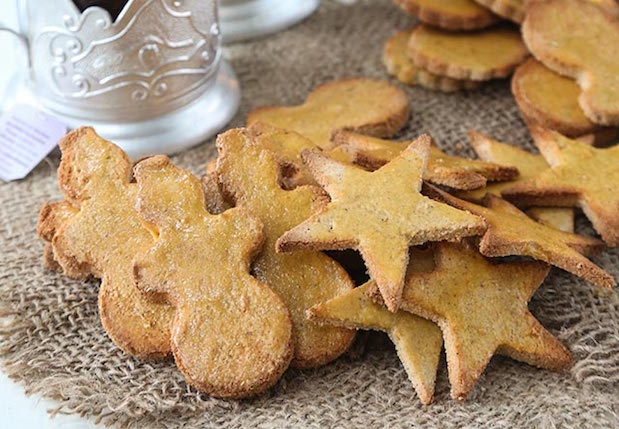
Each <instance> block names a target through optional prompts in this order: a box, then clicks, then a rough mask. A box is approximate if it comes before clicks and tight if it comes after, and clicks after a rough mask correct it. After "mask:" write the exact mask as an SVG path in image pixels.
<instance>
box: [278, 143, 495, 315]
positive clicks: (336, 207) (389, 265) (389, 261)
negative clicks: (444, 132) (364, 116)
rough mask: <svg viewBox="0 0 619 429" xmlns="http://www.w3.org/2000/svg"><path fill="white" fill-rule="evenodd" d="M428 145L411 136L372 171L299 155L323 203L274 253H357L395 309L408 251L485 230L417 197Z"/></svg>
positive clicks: (472, 218)
mask: <svg viewBox="0 0 619 429" xmlns="http://www.w3.org/2000/svg"><path fill="white" fill-rule="evenodd" d="M430 140H431V139H430V137H429V136H427V135H423V136H421V137H419V138H418V139H417V140H416V141H415V142H413V143H411V144H410V145H409V146H408V148H407V149H406V150H404V151H403V152H402V153H401V154H400V155H398V156H397V157H396V158H394V159H393V160H392V161H391V162H389V163H388V164H386V165H385V166H383V167H381V168H380V169H378V170H376V171H374V172H368V171H364V170H362V169H360V168H357V167H354V166H350V165H344V164H342V163H339V162H337V161H334V160H332V159H330V158H328V157H326V156H325V155H322V154H321V153H319V152H317V151H307V150H306V151H303V152H302V157H303V160H304V161H305V163H306V165H307V166H308V168H309V169H310V171H311V172H312V174H313V175H314V178H315V179H316V181H318V183H319V184H320V185H321V186H322V187H323V188H324V189H325V191H326V192H327V193H328V194H329V195H330V197H331V202H330V203H328V204H327V203H326V202H325V203H324V204H323V207H322V208H320V210H318V211H317V212H316V213H315V214H314V215H313V216H312V217H310V218H309V219H308V220H306V221H305V222H303V223H301V224H300V225H298V226H296V227H294V228H292V229H291V230H290V231H288V232H286V233H285V234H283V235H282V236H281V237H280V238H279V240H278V241H277V248H278V250H279V251H291V250H304V249H305V250H307V249H311V250H323V249H331V250H337V249H349V248H353V249H356V250H358V251H359V252H360V253H361V256H362V257H363V260H364V261H365V263H366V266H367V268H368V272H369V274H370V276H371V277H372V279H374V280H375V281H376V283H377V284H378V287H379V289H380V291H381V294H382V296H383V298H384V300H385V304H386V306H387V308H389V310H391V311H396V310H397V309H398V306H399V301H400V297H401V294H402V287H403V285H404V275H405V273H406V267H407V266H408V262H409V252H408V251H409V247H410V246H413V245H417V244H422V243H425V242H427V241H439V240H456V239H459V238H461V237H464V236H469V235H474V234H479V233H481V232H483V231H484V229H485V226H484V223H483V221H481V219H480V218H478V217H477V216H473V215H470V214H468V213H465V212H462V211H460V210H456V209H454V208H452V207H449V206H447V205H445V204H441V203H438V202H435V201H432V200H430V199H429V198H427V197H424V196H423V195H421V193H420V190H421V183H422V175H423V173H424V170H425V166H426V164H427V160H428V156H429V152H430Z"/></svg>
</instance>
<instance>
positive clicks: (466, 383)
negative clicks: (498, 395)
mask: <svg viewBox="0 0 619 429" xmlns="http://www.w3.org/2000/svg"><path fill="white" fill-rule="evenodd" d="M435 258H436V269H435V270H433V271H432V272H424V273H419V272H409V273H408V274H407V277H406V285H405V287H404V293H403V296H402V309H403V310H406V311H411V312H413V313H415V314H417V315H420V316H422V317H426V318H428V319H430V320H432V321H434V322H435V323H437V324H438V325H439V326H440V328H441V330H442V331H443V338H444V340H445V354H446V356H447V369H448V371H449V381H450V383H451V396H452V397H453V398H455V399H459V400H464V399H465V398H466V397H467V395H468V394H469V393H470V392H471V390H472V389H473V387H474V385H475V383H476V382H477V380H478V379H479V377H480V375H481V374H482V373H483V371H484V369H485V368H486V365H488V362H489V361H490V358H491V357H492V356H493V355H494V354H502V355H506V356H509V357H511V358H513V359H516V360H518V361H522V362H526V363H528V364H530V365H534V366H538V367H540V368H546V369H550V370H553V371H560V370H563V369H566V368H567V367H569V366H570V365H571V364H572V357H571V354H570V352H569V350H568V349H567V348H566V347H565V346H564V345H563V344H561V342H559V340H557V339H556V338H555V337H553V336H552V334H550V332H548V331H547V330H546V329H544V327H543V326H542V325H541V324H540V323H539V322H538V321H537V320H536V319H535V317H533V315H532V314H531V313H530V312H529V309H528V308H527V303H528V302H529V300H530V299H531V296H532V295H533V294H534V293H535V291H536V290H537V288H538V287H539V286H540V284H541V283H542V281H543V280H544V278H545V277H546V274H547V273H548V265H546V264H543V263H540V262H508V263H500V264H495V263H491V262H489V261H488V260H486V259H485V258H484V257H483V256H481V255H480V254H479V253H478V252H477V251H476V250H474V249H471V248H469V247H467V246H465V245H463V244H455V243H441V244H439V245H438V246H437V249H436V256H435Z"/></svg>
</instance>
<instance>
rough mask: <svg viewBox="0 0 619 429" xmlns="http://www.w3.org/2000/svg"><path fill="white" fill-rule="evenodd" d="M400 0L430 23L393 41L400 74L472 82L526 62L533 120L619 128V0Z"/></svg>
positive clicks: (602, 136)
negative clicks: (613, 61) (618, 61)
mask: <svg viewBox="0 0 619 429" xmlns="http://www.w3.org/2000/svg"><path fill="white" fill-rule="evenodd" d="M394 2H395V3H396V4H397V5H398V6H400V7H401V8H402V9H403V10H404V11H406V12H407V13H409V14H410V15H413V16H415V17H417V18H418V20H419V21H420V22H421V23H420V24H418V25H416V26H415V27H413V28H412V29H409V30H404V31H400V32H398V33H396V34H395V35H393V36H392V37H391V38H390V39H389V40H388V41H387V43H386V44H385V47H384V50H383V63H384V64H385V66H386V67H387V70H388V71H389V73H390V74H392V75H393V76H395V77H396V78H397V79H398V80H399V81H400V82H402V83H405V84H407V85H420V86H423V87H426V88H429V89H434V90H439V91H446V92H449V91H455V90H459V89H468V90H471V89H475V88H477V87H479V84H480V82H482V81H485V80H489V79H493V78H502V77H507V76H509V75H510V74H512V72H514V70H516V71H515V73H514V76H513V78H512V93H513V95H514V97H515V99H516V102H517V104H518V107H519V108H520V112H521V115H522V117H523V119H524V120H525V122H526V123H527V124H538V125H541V126H543V127H545V128H548V129H552V130H555V131H557V132H559V133H561V134H563V135H565V136H567V137H571V138H581V139H582V141H585V142H588V143H593V144H607V143H611V142H613V141H614V139H616V137H617V136H618V135H619V129H618V128H617V126H618V125H619V120H618V117H617V101H616V100H617V99H618V94H617V89H616V88H617V86H618V85H619V83H618V81H617V79H618V78H617V76H619V71H618V70H617V68H616V67H617V66H616V64H615V65H614V66H613V65H612V64H609V63H608V61H607V59H608V58H616V57H617V56H619V48H618V46H619V29H618V28H619V4H618V3H617V2H616V1H614V0H595V1H594V0H541V1H532V0H531V1H523V0H449V1H443V0H394ZM502 19H506V20H509V21H512V22H513V23H514V24H522V28H521V31H519V30H518V28H517V27H516V26H515V25H514V24H512V25H509V24H507V23H506V22H501V20H502ZM574 40H577V41H578V42H577V43H575V44H574V43H573V41H574ZM529 54H532V56H533V57H532V58H528V59H527V57H529Z"/></svg>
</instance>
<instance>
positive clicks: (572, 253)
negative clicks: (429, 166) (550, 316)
mask: <svg viewBox="0 0 619 429" xmlns="http://www.w3.org/2000/svg"><path fill="white" fill-rule="evenodd" d="M424 192H425V194H426V195H430V196H432V197H433V198H436V199H438V200H441V201H444V202H446V203H448V204H451V205H453V206H454V207H458V208H460V209H462V210H467V211H469V212H471V213H473V214H476V215H478V216H481V217H483V218H484V219H485V221H486V224H487V225H488V229H487V230H486V233H485V234H484V235H483V237H482V239H481V241H480V242H479V250H480V252H481V253H482V254H483V255H485V256H510V255H522V256H529V257H531V258H533V259H537V260H539V261H544V262H546V263H548V264H551V265H554V266H556V267H559V268H562V269H564V270H565V271H568V272H570V273H572V274H574V275H576V276H579V277H582V278H584V279H587V280H589V281H590V282H591V283H595V284H596V285H599V286H603V287H606V288H612V287H613V286H614V284H615V280H614V279H613V277H612V276H611V275H610V274H608V273H607V272H606V271H604V270H603V269H601V268H600V267H598V266H597V265H595V264H594V263H593V262H591V261H590V260H589V259H587V258H585V257H584V256H583V255H582V253H584V254H589V253H595V252H598V251H600V250H601V249H602V248H603V247H604V243H602V242H601V241H599V240H596V239H594V238H591V237H585V236H582V235H576V234H572V233H569V232H564V231H560V230H558V229H555V228H551V227H548V226H546V225H543V224H541V223H539V222H536V221H534V220H533V219H531V218H530V217H528V216H527V215H526V214H525V213H523V212H521V211H520V210H518V209H517V208H516V207H514V206H513V205H511V204H510V203H508V202H507V201H505V200H503V199H501V198H500V197H497V196H496V195H492V194H487V195H486V197H484V200H483V204H484V206H480V205H477V204H473V203H471V202H468V201H464V200H461V199H459V198H456V197H454V196H453V195H450V194H448V193H446V192H443V191H441V190H439V189H437V188H435V187H433V186H432V185H424Z"/></svg>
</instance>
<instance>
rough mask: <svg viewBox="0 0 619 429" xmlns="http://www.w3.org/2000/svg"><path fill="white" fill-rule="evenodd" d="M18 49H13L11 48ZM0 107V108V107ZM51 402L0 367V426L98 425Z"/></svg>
mask: <svg viewBox="0 0 619 429" xmlns="http://www.w3.org/2000/svg"><path fill="white" fill-rule="evenodd" d="M0 11H1V12H2V13H1V14H0V26H9V27H11V28H15V27H16V16H15V1H14V0H0ZM17 46H18V45H17V44H16V43H15V42H14V40H13V39H12V37H11V36H10V35H8V34H6V33H2V32H0V57H1V58H3V61H6V62H5V63H4V64H10V65H11V67H5V66H2V67H0V99H2V98H3V95H4V91H5V89H6V85H7V83H8V81H9V79H10V77H11V76H12V75H13V73H14V72H15V67H14V66H16V65H17V64H20V63H21V60H22V59H23V58H22V57H23V55H22V54H21V52H19V48H18V47H17ZM16 50H17V51H18V52H15V51H16ZM0 110H1V109H0ZM54 405H55V404H54V403H53V402H51V401H48V400H43V399H41V398H38V397H36V395H35V396H26V395H25V393H24V389H23V387H22V386H20V385H18V384H16V383H14V382H13V381H11V380H10V379H9V378H8V377H7V376H6V374H4V373H3V372H2V371H0V428H3V429H69V428H70V429H90V428H101V427H103V426H101V425H95V424H94V421H92V420H86V419H82V418H80V417H78V416H67V415H57V416H55V417H54V418H50V417H49V414H48V413H47V410H48V409H50V408H54Z"/></svg>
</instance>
